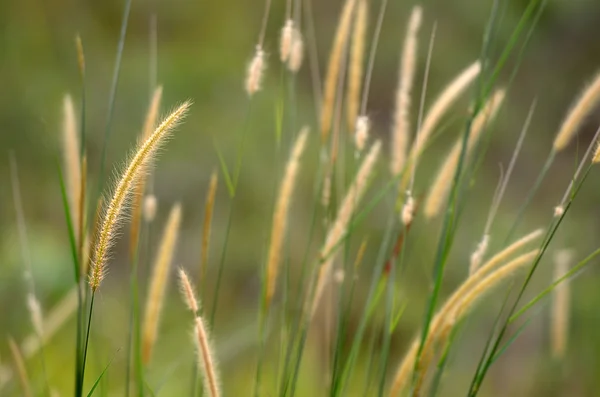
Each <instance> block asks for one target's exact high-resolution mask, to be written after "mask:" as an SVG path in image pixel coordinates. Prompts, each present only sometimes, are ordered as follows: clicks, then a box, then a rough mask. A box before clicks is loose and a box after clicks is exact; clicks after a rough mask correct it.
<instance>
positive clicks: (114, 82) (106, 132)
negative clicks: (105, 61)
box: [98, 0, 132, 195]
mask: <svg viewBox="0 0 600 397" xmlns="http://www.w3.org/2000/svg"><path fill="white" fill-rule="evenodd" d="M131 2H132V0H125V9H124V10H123V18H122V20H121V32H120V34H119V42H118V44H117V57H116V59H115V64H114V69H113V75H112V82H111V85H110V93H109V96H108V115H107V117H106V126H105V129H104V142H103V143H102V152H101V155H100V176H99V178H98V195H100V192H101V191H102V185H103V184H104V173H105V170H104V165H105V162H106V150H107V148H108V140H109V137H110V133H111V127H112V118H113V112H114V108H115V99H116V96H117V86H118V84H119V73H120V71H121V58H122V56H123V48H124V46H125V36H126V34H127V25H128V22H129V12H130V10H131Z"/></svg>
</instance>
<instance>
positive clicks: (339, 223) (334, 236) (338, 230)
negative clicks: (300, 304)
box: [309, 141, 381, 318]
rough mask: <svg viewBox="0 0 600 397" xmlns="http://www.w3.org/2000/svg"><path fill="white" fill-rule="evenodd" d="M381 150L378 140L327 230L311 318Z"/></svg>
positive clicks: (311, 306) (311, 307)
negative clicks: (336, 252) (338, 247)
mask: <svg viewBox="0 0 600 397" xmlns="http://www.w3.org/2000/svg"><path fill="white" fill-rule="evenodd" d="M380 151H381V141H377V142H375V143H374V144H373V145H372V146H371V149H370V150H369V153H368V154H367V155H366V156H365V159H364V160H363V162H362V164H361V166H360V169H359V170H358V173H357V174H356V178H355V179H354V182H353V183H352V185H351V186H350V188H349V189H348V192H347V193H346V196H345V197H344V200H343V201H342V205H341V206H340V208H339V210H338V214H337V216H336V218H335V221H334V222H333V224H332V226H331V227H330V228H329V230H328V232H327V236H326V238H325V244H324V245H323V248H322V249H321V254H320V255H321V260H322V263H321V265H320V268H319V271H318V275H317V280H316V284H315V285H316V286H315V290H314V291H315V292H314V296H313V298H312V303H311V305H310V311H309V316H310V317H311V318H312V316H313V315H314V313H315V312H316V310H317V307H318V305H319V302H320V300H321V296H322V295H323V291H324V289H325V286H326V285H327V281H328V279H329V276H330V274H331V268H332V267H333V261H334V259H335V250H336V248H337V246H338V243H339V242H340V241H341V240H342V238H343V237H344V235H345V233H346V230H347V228H348V224H349V223H350V220H351V218H352V215H353V214H354V211H355V210H356V208H357V206H358V204H359V202H360V199H361V198H362V196H363V194H364V192H365V189H366V186H367V182H368V181H369V177H370V176H371V173H372V171H373V166H374V165H375V163H376V161H377V159H378V158H379V153H380Z"/></svg>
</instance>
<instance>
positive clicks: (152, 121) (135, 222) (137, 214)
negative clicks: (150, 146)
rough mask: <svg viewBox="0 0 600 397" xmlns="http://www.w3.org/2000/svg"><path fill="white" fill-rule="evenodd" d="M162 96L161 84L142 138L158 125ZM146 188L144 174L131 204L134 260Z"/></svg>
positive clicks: (131, 242)
mask: <svg viewBox="0 0 600 397" xmlns="http://www.w3.org/2000/svg"><path fill="white" fill-rule="evenodd" d="M161 98H162V87H161V86H159V87H157V88H156V89H155V90H154V94H153V95H152V100H151V101H150V105H149V107H148V112H147V113H146V120H145V121H144V128H143V129H142V134H141V139H142V140H146V139H148V138H149V137H150V135H151V134H152V131H154V128H155V127H156V119H157V118H158V112H159V110H160V101H161ZM145 189H146V175H145V174H143V175H142V176H141V177H140V178H139V181H138V183H137V186H136V188H135V193H134V196H133V203H132V205H131V229H130V232H129V258H130V259H131V260H133V257H134V255H135V252H136V250H137V246H138V241H139V238H140V221H141V218H142V212H143V200H144V191H145Z"/></svg>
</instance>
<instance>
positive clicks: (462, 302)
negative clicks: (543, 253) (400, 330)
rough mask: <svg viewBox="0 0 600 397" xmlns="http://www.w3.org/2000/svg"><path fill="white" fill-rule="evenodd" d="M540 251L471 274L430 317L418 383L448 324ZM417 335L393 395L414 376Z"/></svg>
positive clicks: (394, 386) (396, 375) (394, 380)
mask: <svg viewBox="0 0 600 397" xmlns="http://www.w3.org/2000/svg"><path fill="white" fill-rule="evenodd" d="M538 253H539V250H537V249H536V250H532V251H529V252H527V253H525V254H522V255H520V256H518V257H516V258H515V259H513V260H511V261H510V262H508V263H507V264H505V265H503V266H501V267H500V268H498V269H497V270H495V271H493V272H492V273H489V274H488V275H487V276H483V275H481V276H478V277H477V278H476V279H473V278H472V277H473V276H471V277H469V278H468V279H467V280H466V281H465V282H464V283H463V284H461V286H460V287H459V288H458V289H457V290H456V291H455V292H454V293H453V294H452V295H451V296H450V298H449V299H448V300H447V301H446V303H444V305H443V306H442V308H440V310H438V312H437V313H436V315H435V316H434V317H433V319H432V320H431V325H430V328H429V333H428V335H427V338H426V340H425V343H424V346H423V352H422V355H421V362H420V363H419V365H418V368H417V369H418V371H419V373H418V376H417V383H420V382H422V378H423V377H424V376H425V371H426V369H427V365H428V362H427V360H430V359H431V358H432V357H433V352H432V351H431V349H432V348H433V346H434V345H435V343H436V342H438V341H439V339H440V337H441V336H442V335H445V334H448V332H447V327H446V324H448V323H450V324H455V323H456V322H458V320H459V319H460V318H461V317H462V316H464V315H465V314H466V313H467V312H468V310H469V309H470V308H472V307H473V306H474V304H475V303H476V302H478V301H479V300H480V299H481V297H482V296H483V295H484V294H485V293H486V292H488V291H491V290H492V289H493V288H494V287H495V286H497V285H498V284H500V283H501V282H502V281H504V280H505V279H506V278H507V277H509V276H511V275H513V274H514V273H515V272H516V271H517V270H519V269H520V268H522V267H523V266H525V265H527V264H529V263H531V261H532V260H533V259H534V258H535V257H536V256H537V255H538ZM418 335H419V336H418V337H417V338H415V339H414V340H413V342H412V344H411V345H410V347H409V350H408V351H407V353H406V355H405V356H404V359H403V360H402V362H401V363H400V366H399V367H398V370H397V371H396V374H395V376H394V378H393V381H392V386H391V388H390V396H397V395H398V394H399V393H400V392H401V391H402V390H403V389H404V388H405V387H406V386H408V382H409V380H410V379H412V376H411V373H412V370H413V368H414V367H415V360H416V358H417V354H418V351H419V346H420V342H421V340H420V333H419V334H418Z"/></svg>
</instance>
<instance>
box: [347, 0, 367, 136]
mask: <svg viewBox="0 0 600 397" xmlns="http://www.w3.org/2000/svg"><path fill="white" fill-rule="evenodd" d="M368 18H369V6H368V3H367V0H358V5H357V9H356V17H355V20H354V30H353V32H352V47H351V48H350V63H349V69H348V91H347V97H346V98H347V99H346V106H347V111H348V131H350V132H352V129H353V128H354V127H355V126H357V125H358V121H357V119H356V117H357V115H358V109H359V107H360V88H361V82H362V77H363V69H364V53H365V36H366V34H367V21H368Z"/></svg>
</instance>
